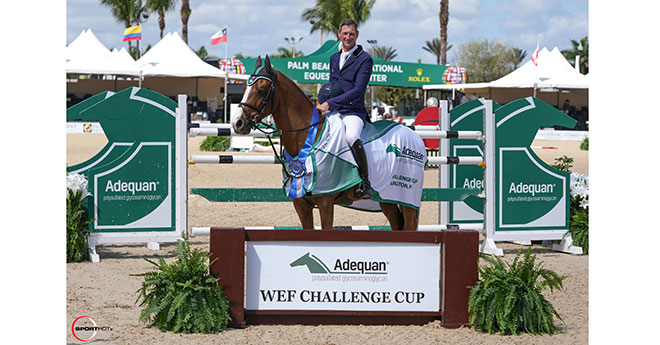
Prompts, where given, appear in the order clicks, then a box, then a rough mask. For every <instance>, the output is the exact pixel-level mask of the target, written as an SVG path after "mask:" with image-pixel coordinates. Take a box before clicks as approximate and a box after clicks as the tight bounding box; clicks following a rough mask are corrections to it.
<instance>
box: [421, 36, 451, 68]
mask: <svg viewBox="0 0 660 345" xmlns="http://www.w3.org/2000/svg"><path fill="white" fill-rule="evenodd" d="M441 42H442V41H441V40H440V39H439V38H437V37H436V38H434V39H433V40H431V41H426V46H425V47H422V49H424V50H426V51H427V52H429V53H431V54H433V55H435V63H436V64H438V65H439V64H440V62H441V60H442V44H441ZM453 46H454V45H453V44H450V45H448V46H447V49H445V56H446V55H447V52H448V51H449V50H450V49H451V47H453ZM446 64H447V62H446V61H445V62H444V63H443V65H446Z"/></svg>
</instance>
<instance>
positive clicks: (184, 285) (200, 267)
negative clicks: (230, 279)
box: [133, 238, 230, 333]
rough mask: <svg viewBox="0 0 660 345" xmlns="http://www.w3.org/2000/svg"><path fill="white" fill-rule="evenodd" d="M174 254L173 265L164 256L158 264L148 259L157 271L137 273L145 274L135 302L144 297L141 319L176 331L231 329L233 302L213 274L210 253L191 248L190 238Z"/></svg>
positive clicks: (180, 242)
mask: <svg viewBox="0 0 660 345" xmlns="http://www.w3.org/2000/svg"><path fill="white" fill-rule="evenodd" d="M174 254H175V255H176V260H175V261H174V262H172V263H171V264H167V263H166V262H165V259H163V258H160V259H159V260H158V263H156V262H154V261H151V260H149V259H146V258H145V260H146V261H148V262H149V263H151V264H152V265H154V266H155V268H156V270H155V271H151V272H147V273H142V274H135V275H133V276H142V277H144V282H143V283H142V287H141V288H140V289H139V290H137V291H136V293H138V298H137V300H136V301H135V303H137V302H138V301H139V300H140V298H142V303H140V307H144V309H142V312H141V313H140V321H145V322H147V326H148V327H153V326H156V327H157V328H158V329H160V330H161V331H172V332H175V333H218V332H220V331H222V330H224V329H225V328H227V324H228V323H229V319H230V317H229V303H228V302H227V298H226V297H225V295H224V294H223V293H222V289H221V288H220V286H218V284H217V282H218V279H217V278H214V277H213V276H211V275H210V274H209V266H210V264H209V263H208V261H209V257H210V254H209V253H208V252H206V251H203V250H201V249H195V250H192V251H191V250H190V244H189V243H188V239H187V238H184V240H182V241H178V243H177V248H176V251H175V252H174ZM211 264H212V263H211Z"/></svg>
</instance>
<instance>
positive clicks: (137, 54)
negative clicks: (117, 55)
mask: <svg viewBox="0 0 660 345" xmlns="http://www.w3.org/2000/svg"><path fill="white" fill-rule="evenodd" d="M149 49H151V44H147V47H146V48H144V49H140V51H139V52H138V47H131V49H130V50H129V51H128V54H129V55H131V57H132V58H133V59H134V60H138V59H139V58H140V57H141V56H143V55H144V54H146V53H147V52H148V51H149Z"/></svg>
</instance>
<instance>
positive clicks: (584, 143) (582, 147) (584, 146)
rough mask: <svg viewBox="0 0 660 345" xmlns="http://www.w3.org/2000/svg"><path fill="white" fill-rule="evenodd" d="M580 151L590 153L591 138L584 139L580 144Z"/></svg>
mask: <svg viewBox="0 0 660 345" xmlns="http://www.w3.org/2000/svg"><path fill="white" fill-rule="evenodd" d="M580 150H583V151H589V137H587V138H584V140H582V143H581V144H580Z"/></svg>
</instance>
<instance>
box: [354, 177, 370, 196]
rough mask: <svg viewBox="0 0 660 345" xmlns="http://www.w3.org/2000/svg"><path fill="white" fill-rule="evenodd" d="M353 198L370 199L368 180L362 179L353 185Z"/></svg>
mask: <svg viewBox="0 0 660 345" xmlns="http://www.w3.org/2000/svg"><path fill="white" fill-rule="evenodd" d="M354 192H355V199H356V200H363V199H371V184H370V183H369V182H368V181H366V182H365V181H362V182H360V183H358V184H357V185H356V186H355V189H354Z"/></svg>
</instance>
